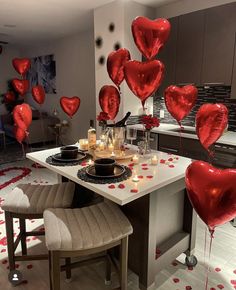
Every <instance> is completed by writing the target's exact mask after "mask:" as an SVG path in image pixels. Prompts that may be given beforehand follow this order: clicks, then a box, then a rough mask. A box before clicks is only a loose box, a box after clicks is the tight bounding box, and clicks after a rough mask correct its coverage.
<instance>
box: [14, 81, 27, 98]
mask: <svg viewBox="0 0 236 290" xmlns="http://www.w3.org/2000/svg"><path fill="white" fill-rule="evenodd" d="M12 85H13V87H14V89H15V90H16V91H17V92H18V93H19V94H20V95H21V96H24V95H25V94H26V93H27V91H28V90H29V81H28V80H19V79H13V80H12Z"/></svg>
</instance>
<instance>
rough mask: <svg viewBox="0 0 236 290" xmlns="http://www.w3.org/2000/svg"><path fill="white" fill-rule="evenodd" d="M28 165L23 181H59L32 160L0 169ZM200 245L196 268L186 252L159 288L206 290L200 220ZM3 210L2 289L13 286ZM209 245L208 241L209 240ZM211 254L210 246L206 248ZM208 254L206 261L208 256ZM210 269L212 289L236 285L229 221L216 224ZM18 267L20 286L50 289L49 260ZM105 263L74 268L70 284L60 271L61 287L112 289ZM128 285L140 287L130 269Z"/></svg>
mask: <svg viewBox="0 0 236 290" xmlns="http://www.w3.org/2000/svg"><path fill="white" fill-rule="evenodd" d="M15 166H19V167H27V168H30V169H31V170H32V171H31V174H30V175H28V176H26V177H25V178H24V179H22V180H20V181H18V182H23V183H28V182H30V183H42V184H49V183H55V182H57V178H56V175H54V174H53V173H51V172H49V171H48V170H47V169H42V168H39V169H37V168H34V167H32V163H31V162H30V161H21V162H17V163H14V164H7V165H5V166H4V165H1V166H0V170H1V169H3V168H6V167H7V168H9V167H15ZM17 174H19V172H17V171H9V172H7V173H6V175H1V174H0V184H1V183H3V182H5V181H6V179H9V178H12V177H15V176H16V175H17ZM16 184H17V183H15V184H14V185H9V186H7V187H5V188H4V189H2V190H0V201H2V200H3V199H4V196H5V195H6V194H10V192H11V190H12V188H13V187H15V185H16ZM15 225H16V229H17V227H18V222H17V220H16V221H15ZM27 227H28V228H29V229H33V228H34V229H35V228H40V227H42V221H34V220H31V221H28V223H27ZM197 229H198V230H197V246H196V256H197V258H198V261H199V262H198V265H197V267H196V268H194V269H192V268H188V267H187V266H185V265H183V264H182V263H181V261H182V262H183V261H184V258H185V257H184V255H182V256H180V257H179V258H178V261H173V263H172V264H170V265H169V266H168V267H167V268H166V269H164V270H163V271H162V272H161V273H159V274H158V275H157V277H156V290H181V289H182V290H190V289H194V290H201V289H202V290H205V280H206V266H205V265H204V244H205V226H204V224H203V223H202V222H201V221H200V220H199V221H198V227H197ZM5 236H6V235H5V224H4V213H3V211H1V210H0V289H1V290H2V289H3V290H8V289H13V286H11V284H10V283H9V282H8V280H7V275H8V270H7V266H8V262H7V253H6V238H5ZM208 242H209V238H208ZM208 245H209V244H208ZM28 246H29V247H30V251H33V252H36V251H41V250H42V248H43V249H44V250H46V249H45V246H44V243H43V239H41V238H40V239H38V238H29V239H28ZM206 252H207V254H208V249H207V251H206ZM207 254H206V255H205V256H206V261H208V257H207ZM209 265H210V273H209V286H208V289H210V290H214V289H215V290H217V289H236V228H233V227H232V226H231V225H230V224H226V225H224V226H222V227H219V228H217V230H216V233H215V238H214V240H213V248H212V254H211V258H210V262H209ZM18 267H19V270H20V271H21V272H22V273H23V275H24V279H25V283H24V284H22V285H20V286H17V289H19V290H32V289H37V290H41V289H49V282H48V266H47V262H46V261H34V262H24V263H23V262H21V263H18ZM103 277H104V268H103V264H102V263H100V264H96V265H93V266H89V267H82V268H80V269H76V270H74V271H73V281H72V282H71V283H69V284H67V283H66V282H65V281H64V275H63V274H62V275H61V281H62V286H61V289H62V290H77V289H79V290H95V289H96V290H102V289H112V288H114V287H115V286H117V285H118V282H117V276H116V274H115V273H113V284H112V286H105V285H104V281H103ZM128 283H129V286H128V289H129V290H137V289H139V288H138V278H137V276H136V275H135V274H134V273H132V272H131V271H130V272H129V279H128Z"/></svg>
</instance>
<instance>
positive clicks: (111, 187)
mask: <svg viewBox="0 0 236 290" xmlns="http://www.w3.org/2000/svg"><path fill="white" fill-rule="evenodd" d="M108 188H110V189H114V188H116V187H115V185H114V184H111V185H109V186H108Z"/></svg>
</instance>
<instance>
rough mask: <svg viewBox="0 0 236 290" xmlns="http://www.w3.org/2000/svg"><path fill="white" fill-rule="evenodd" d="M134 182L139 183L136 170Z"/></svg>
mask: <svg viewBox="0 0 236 290" xmlns="http://www.w3.org/2000/svg"><path fill="white" fill-rule="evenodd" d="M132 180H133V182H139V178H138V175H137V173H136V170H134V177H133V179H132Z"/></svg>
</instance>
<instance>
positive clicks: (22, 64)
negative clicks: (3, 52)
mask: <svg viewBox="0 0 236 290" xmlns="http://www.w3.org/2000/svg"><path fill="white" fill-rule="evenodd" d="M12 65H13V67H14V69H15V70H16V71H17V72H18V73H19V74H20V75H22V76H24V75H25V74H26V73H27V71H28V70H29V69H30V59H28V58H14V59H13V60H12Z"/></svg>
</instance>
